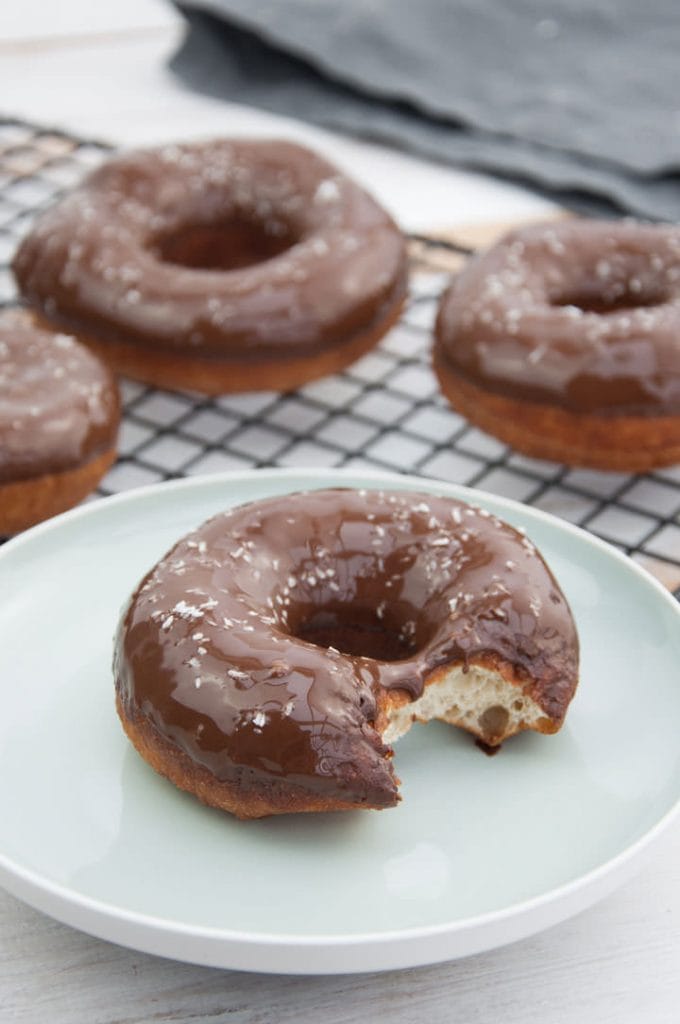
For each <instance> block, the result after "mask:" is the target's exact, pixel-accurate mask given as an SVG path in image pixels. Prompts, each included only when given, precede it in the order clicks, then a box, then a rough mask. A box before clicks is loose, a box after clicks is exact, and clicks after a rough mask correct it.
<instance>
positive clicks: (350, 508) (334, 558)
mask: <svg viewBox="0 0 680 1024" xmlns="http://www.w3.org/2000/svg"><path fill="white" fill-rule="evenodd" d="M113 665H114V678H115V689H116V704H117V710H118V714H119V716H120V719H121V722H122V725H123V728H124V730H125V732H126V733H127V735H128V737H129V739H130V740H131V741H132V744H133V745H134V746H135V747H136V748H137V750H138V751H139V753H140V754H141V756H142V757H143V758H144V759H145V760H146V761H147V762H148V763H149V764H150V765H152V767H153V768H154V769H156V771H157V772H159V773H160V774H161V775H163V776H165V777H166V778H167V779H169V780H171V782H173V783H174V784H175V785H176V786H178V787H180V788H181V789H184V790H187V791H188V792H190V793H193V794H194V795H195V796H197V797H198V798H199V799H200V800H202V801H203V802H204V803H206V804H209V805H211V806H214V807H218V808H221V809H222V810H225V811H229V812H231V813H232V814H234V815H236V816H237V817H239V818H257V817H262V816H265V815H270V814H281V813H286V812H297V811H334V810H350V809H354V808H375V809H379V808H385V807H392V806H394V805H395V804H396V803H397V801H398V799H399V793H398V779H397V778H396V776H395V774H394V770H393V766H392V747H391V744H392V743H394V741H395V740H396V739H398V738H399V737H400V736H401V735H403V734H404V733H405V732H407V730H408V729H409V727H410V726H411V724H412V723H413V721H415V720H420V721H427V720H429V719H432V718H440V719H443V720H444V721H446V722H449V723H451V724H453V725H458V726H462V728H463V729H465V730H468V731H469V732H470V733H472V734H473V735H474V736H475V737H477V738H478V739H479V740H480V741H482V742H483V743H484V744H485V745H486V747H487V748H494V747H497V746H498V745H499V744H501V743H502V742H503V741H504V740H506V739H507V738H508V737H510V736H512V735H514V734H515V733H518V732H520V731H521V730H524V729H533V730H536V731H537V732H541V733H552V732H555V731H556V730H557V729H559V727H560V726H561V724H562V722H563V720H564V716H565V713H566V711H567V707H568V704H569V702H570V700H571V698H572V696H573V693H574V690H575V687H576V683H577V675H578V637H577V632H576V628H575V625H574V621H573V618H572V615H571V612H570V609H569V606H568V604H567V601H566V599H565V597H564V595H563V594H562V592H561V590H560V588H559V586H558V584H557V583H556V581H555V579H554V577H553V575H552V573H551V572H550V570H549V568H548V567H547V565H546V563H545V562H544V561H543V559H542V557H541V555H540V554H539V553H538V551H537V549H536V548H535V546H534V545H533V544H532V543H531V541H530V540H529V539H528V538H527V537H526V536H524V535H522V534H521V533H519V532H518V531H517V530H515V529H513V528H512V527H510V526H508V525H507V524H505V523H504V522H502V521H501V520H500V519H498V518H496V517H495V516H493V515H491V514H489V513H488V512H487V511H485V510H484V509H479V508H474V507H472V506H469V505H467V504H464V503H462V502H460V501H455V500H453V499H449V498H444V497H435V496H433V495H429V494H421V493H413V492H401V491H366V490H352V489H342V488H339V489H326V490H318V491H311V492H299V493H294V494H289V495H284V496H278V497H273V498H267V499H262V500H259V501H254V502H252V503H249V504H247V505H243V506H240V507H238V508H234V509H231V510H229V511H226V512H224V513H222V514H219V515H217V516H215V517H213V518H211V519H210V520H208V522H206V523H204V524H203V525H202V526H201V527H199V528H198V529H197V530H195V531H194V532H192V533H190V534H189V535H188V536H186V537H184V538H183V539H182V540H180V541H179V542H178V543H177V544H176V545H175V546H174V547H173V548H172V550H171V551H170V552H169V553H168V554H167V555H166V556H165V557H164V558H162V559H161V561H160V562H158V563H157V564H156V566H155V567H154V568H153V569H152V570H151V571H150V572H149V573H148V574H147V575H146V576H145V578H144V579H143V580H142V582H141V584H140V585H139V587H138V588H137V589H136V591H135V592H134V593H133V595H132V597H131V599H130V600H129V602H128V604H127V606H126V608H125V609H124V611H123V613H122V616H121V619H120V622H119V626H118V629H117V632H116V638H115V644H114V660H113Z"/></svg>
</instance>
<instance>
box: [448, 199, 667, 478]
mask: <svg viewBox="0 0 680 1024" xmlns="http://www.w3.org/2000/svg"><path fill="white" fill-rule="evenodd" d="M434 366H435V370H436V372H437V375H438V377H439V381H440V384H441V388H442V391H443V392H444V394H445V395H446V396H447V398H448V399H449V400H450V402H451V404H452V405H453V406H454V407H455V408H456V409H457V410H458V411H459V412H461V413H462V414H463V415H464V416H466V418H468V419H469V420H470V422H472V423H474V424H476V425H477V426H479V427H481V428H482V429H483V430H486V431H488V432H489V433H491V434H494V435H495V436H496V437H498V438H500V439H501V440H502V441H505V442H506V443H508V444H510V445H512V446H513V447H515V448H517V449H518V450H519V451H522V452H524V453H525V454H527V455H530V456H533V457H536V458H545V459H552V460H554V461H557V462H564V463H567V464H570V465H580V466H592V467H594V468H601V469H617V470H628V471H635V470H646V469H650V468H652V467H654V466H661V465H666V464H670V463H673V462H676V461H679V460H680V228H678V227H675V226H670V225H652V224H641V223H633V222H630V221H622V222H612V221H588V220H576V219H574V220H565V221H562V222H554V223H551V224H543V225H538V226H533V227H529V228H525V229H522V230H518V231H514V232H512V233H511V234H509V235H507V236H506V237H505V238H504V239H502V241H501V242H499V243H498V244H497V245H496V246H494V247H493V248H492V249H490V250H489V251H488V252H486V253H484V254H482V255H481V256H480V257H478V258H477V259H474V260H472V261H471V263H470V264H469V265H468V266H467V267H466V268H465V269H464V270H463V272H462V273H461V274H460V275H459V276H458V277H457V278H456V279H455V280H454V281H453V282H452V284H451V286H450V287H449V289H448V290H447V292H446V293H445V295H444V296H443V298H442V301H441V305H440V309H439V315H438V318H437V324H436V330H435V347H434Z"/></svg>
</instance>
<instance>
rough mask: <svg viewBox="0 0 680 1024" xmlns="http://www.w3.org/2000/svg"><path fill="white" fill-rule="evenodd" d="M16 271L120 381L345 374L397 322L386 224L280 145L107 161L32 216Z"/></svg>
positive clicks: (392, 243)
mask: <svg viewBox="0 0 680 1024" xmlns="http://www.w3.org/2000/svg"><path fill="white" fill-rule="evenodd" d="M13 269H14V273H15V276H16V278H17V282H18V285H19V287H20V289H21V292H22V293H23V295H24V297H25V299H26V300H27V301H28V302H30V303H32V304H33V305H34V306H35V307H36V308H37V309H39V310H40V311H41V312H42V313H43V314H44V315H45V316H46V317H48V318H49V319H50V320H52V321H54V322H55V323H57V324H58V325H60V326H61V327H63V328H65V329H68V330H74V331H77V332H78V333H79V334H81V335H83V336H84V338H85V340H87V341H88V343H89V344H90V345H92V346H93V347H95V348H96V349H97V350H98V351H99V352H100V353H101V354H102V355H103V356H105V357H106V358H107V359H108V360H109V362H110V363H112V365H113V366H114V367H115V368H116V369H117V370H118V371H119V372H121V373H123V374H126V375H127V376H130V377H136V378H138V379H139V380H142V381H145V382H147V383H150V384H154V385H156V386H161V387H169V388H189V389H195V390H198V391H201V392H205V393H207V394H219V393H223V392H233V391H251V390H261V389H274V390H287V389H290V388H295V387H298V386H299V385H301V384H303V383H305V382H306V381H309V380H311V379H313V378H315V377H319V376H321V375H323V374H328V373H334V372H336V371H338V370H340V369H341V368H342V367H344V366H346V365H347V364H348V363H350V362H351V361H353V360H354V359H356V358H357V357H358V356H360V355H362V354H363V353H364V352H365V351H367V350H368V349H369V348H371V347H372V346H373V345H374V344H376V342H377V341H378V340H379V339H380V338H381V337H382V335H383V334H384V333H385V332H386V331H387V330H388V328H389V327H390V326H391V325H392V324H393V323H394V321H395V320H396V318H397V317H398V314H399V311H400V309H401V306H402V303H403V300H404V297H405V293H406V281H407V267H406V249H405V242H404V239H403V237H402V235H401V232H400V231H399V230H398V228H397V226H396V225H395V223H394V221H393V220H392V219H391V217H390V216H389V215H388V214H387V213H386V212H385V211H384V210H383V209H382V208H381V207H380V206H379V205H378V204H377V203H376V202H375V201H374V200H373V199H372V198H371V197H370V196H369V195H368V194H367V193H366V192H365V191H364V190H363V189H361V188H360V187H359V186H358V185H357V184H355V183H354V182H353V181H352V180H350V179H349V178H348V177H347V176H346V175H344V174H342V173H340V171H338V170H337V169H336V168H335V167H333V166H332V165H331V164H329V163H328V162H327V161H326V160H324V159H322V157H320V156H317V155H316V154H315V153H313V152H311V151H310V150H308V149H305V148H303V147H301V146H298V145H294V144H292V143H288V142H279V141H277V142H271V141H245V140H241V141H237V140H234V141H214V142H207V143H202V144H195V145H181V146H180V145H176V146H165V147H163V148H161V149H155V150H145V151H138V152H133V153H130V154H129V155H125V156H120V157H117V158H115V159H112V160H111V161H110V162H108V163H107V164H106V165H104V166H102V167H101V168H99V169H98V170H96V171H95V172H94V173H93V174H91V175H90V176H89V177H88V178H87V179H86V181H85V182H84V183H83V185H82V186H81V187H80V188H78V189H77V190H76V191H75V192H73V193H72V194H71V195H69V196H68V197H67V198H65V199H64V200H63V201H62V202H60V203H59V204H58V205H57V206H55V207H53V208H52V209H50V210H49V211H48V212H47V213H46V214H45V215H44V216H43V217H42V218H41V219H40V220H39V221H38V223H37V224H36V226H35V228H34V229H33V230H32V231H31V233H30V234H29V235H28V237H27V238H26V239H25V241H24V242H23V244H22V245H21V247H20V249H19V251H18V253H17V255H16V258H15V260H14V264H13Z"/></svg>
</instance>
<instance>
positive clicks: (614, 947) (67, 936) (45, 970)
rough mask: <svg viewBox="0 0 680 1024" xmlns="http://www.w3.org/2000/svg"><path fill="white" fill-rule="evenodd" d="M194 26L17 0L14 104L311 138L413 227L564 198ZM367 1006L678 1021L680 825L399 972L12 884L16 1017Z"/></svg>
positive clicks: (72, 117)
mask: <svg viewBox="0 0 680 1024" xmlns="http://www.w3.org/2000/svg"><path fill="white" fill-rule="evenodd" d="M180 32H181V26H180V22H179V21H178V19H177V17H176V16H175V14H174V12H173V11H172V9H171V8H169V7H166V6H165V5H164V4H162V3H161V2H160V0H139V2H136V0H119V2H118V3H116V4H108V5H97V4H91V3H87V2H85V0H68V2H64V3H62V4H51V5H46V4H44V2H41V0H22V3H21V4H20V5H15V4H11V3H9V2H7V3H5V5H3V6H2V7H0V96H2V106H3V111H2V112H3V113H5V114H7V115H12V116H17V117H23V118H26V119H29V120H33V121H37V122H41V123H48V124H53V125H56V126H59V127H62V128H66V129H70V130H71V131H73V132H75V133H78V134H82V135H88V136H93V137H99V138H107V139H110V140H111V141H113V142H120V143H123V144H128V143H131V144H137V143H145V144H148V143H153V142H156V141H161V140H168V139H180V138H190V137H196V136H201V135H203V136H205V135H211V134H213V135H214V134H220V133H222V134H228V133H230V132H234V133H237V132H240V133H243V132H249V133H255V134H272V133H276V134H279V135H287V136H290V137H296V138H299V139H301V140H306V141H308V142H310V143H311V144H313V145H316V146H317V147H319V148H321V149H323V150H324V151H325V152H326V153H328V155H329V156H330V157H331V159H335V160H336V161H337V162H338V163H340V164H342V165H343V166H345V167H346V168H347V169H348V170H350V171H351V173H353V174H354V175H355V176H356V177H358V178H360V179H361V180H363V181H364V182H365V183H366V184H367V186H368V187H369V188H371V189H372V190H373V191H374V192H375V193H376V194H377V195H378V196H379V197H380V198H381V199H382V201H383V202H384V203H385V204H387V205H388V206H389V207H390V208H391V209H392V210H393V211H394V213H395V214H396V215H397V217H398V218H399V220H400V222H401V223H402V224H403V225H404V226H405V227H407V228H409V229H415V230H418V229H421V230H422V229H425V230H426V229H428V228H431V227H433V226H435V227H442V226H444V225H447V226H450V225H453V224H455V223H457V222H461V223H462V222H464V223H470V222H472V221H476V220H478V221H484V220H490V221H500V220H505V219H507V220H512V219H517V218H519V217H522V216H531V215H540V214H541V213H543V212H546V211H549V210H550V209H551V207H550V205H549V204H548V203H546V202H545V201H544V200H542V199H538V198H537V197H535V196H533V195H531V194H530V193H529V192H526V191H524V190H522V189H519V188H516V187H514V186H510V185H507V184H501V183H499V182H495V181H493V180H492V179H490V178H485V177H482V176H477V175H473V174H466V173H462V172H456V171H451V170H447V169H443V168H439V167H435V166H432V165H426V164H423V163H421V162H419V161H417V160H415V159H412V158H410V157H406V156H401V155H397V154H395V153H392V152H388V151H386V150H384V149H381V148H380V147H377V146H369V145H365V144H359V143H356V142H352V141H349V140H347V139H338V138H334V137H332V136H330V135H328V134H326V133H324V132H321V131H318V130H316V129H312V128H310V127H307V126H303V125H300V124H297V123H295V122H292V121H285V120H283V119H278V118H273V117H270V116H268V115H265V114H263V113H260V112H255V111H250V110H245V109H243V108H239V107H236V106H232V105H228V104H221V103H217V102H216V101H213V100H208V99H205V98H202V97H198V96H195V95H193V94H191V93H189V92H187V91H185V90H183V88H182V87H181V85H180V84H179V83H178V82H177V81H176V80H175V79H173V77H172V76H171V75H170V73H169V72H168V71H167V70H166V69H165V60H166V58H167V56H168V54H170V53H171V52H172V50H173V48H174V46H175V45H176V43H177V40H178V39H179V37H180ZM679 671H680V670H679ZM27 756H30V752H27ZM18 770H20V766H18ZM6 784H10V782H9V781H8V780H0V785H6ZM359 1019H361V1020H364V1019H366V1020H375V1021H388V1020H389V1021H394V1022H396V1024H407V1022H408V1024H410V1022H414V1024H415V1022H421V1021H429V1022H431V1024H438V1022H442V1024H443V1022H458V1021H460V1022H461V1024H462V1022H465V1024H474V1022H487V1021H489V1022H492V1021H493V1022H494V1024H495V1022H500V1021H502V1022H503V1024H533V1022H536V1024H538V1022H540V1024H577V1022H578V1024H609V1022H611V1024H677V1022H679V1021H680V825H676V826H675V827H674V828H672V829H671V830H670V832H668V833H667V834H666V835H665V836H664V837H663V839H662V841H661V842H660V843H659V844H658V845H657V846H655V847H654V848H653V849H652V850H651V851H650V853H649V855H648V857H647V860H646V863H645V864H644V865H643V867H642V869H641V871H640V872H639V874H638V875H637V876H636V877H635V879H634V880H633V881H632V882H630V883H629V884H627V885H626V886H625V887H624V888H622V889H620V890H619V891H618V892H616V893H615V894H614V895H612V896H610V897H609V898H607V899H606V900H604V901H603V902H602V903H600V904H598V905H597V906H596V907H594V908H592V909H590V910H589V911H586V912H585V913H582V914H581V915H579V916H578V917H576V918H573V919H572V920H570V921H568V922H566V923H565V924H562V925H560V926H557V927H555V928H553V929H551V930H549V931H547V932H544V933H543V934H541V935H538V936H536V937H534V938H532V939H529V940H526V941H524V942H520V943H517V944H515V945H513V946H510V947H507V948H504V949H500V950H496V951H493V952H489V953H486V954H482V955H478V956H475V957H472V958H469V959H467V960H462V961H458V962H454V963H450V964H444V965H439V966H433V967H430V968H419V969H414V970H409V971H401V972H393V973H390V974H383V975H364V976H338V977H332V978H301V977H277V976H266V975H248V974H241V973H235V972H229V971H218V970H213V969H208V968H202V967H196V966H192V965H188V964H177V963H173V962H170V961H166V960H161V959H157V958H154V957H151V956H147V955H144V954H140V953H137V952H134V951H130V950H126V949H121V948H119V947H116V946H113V945H111V944H109V943H106V942H103V941H100V940H96V939H92V938H90V937H88V936H86V935H83V934H81V933H79V932H76V931H73V930H72V929H70V928H68V927H66V926H64V925H61V924H59V923H57V922H54V921H52V920H50V919H48V918H46V917H44V916H43V915H42V914H40V913H38V912H36V911H34V910H32V909H30V908H29V907H27V906H24V905H23V904H21V903H19V902H18V901H17V900H15V899H14V898H13V897H11V896H9V895H7V894H5V893H2V892H0V1021H2V1022H3V1024H4V1022H5V1021H7V1022H31V1024H34V1022H35V1024H37V1022H43V1021H50V1022H51V1024H114V1022H116V1024H123V1022H124V1024H133V1022H143V1021H155V1022H164V1021H173V1022H190V1021H211V1022H215V1024H218V1022H226V1021H230V1022H233V1024H246V1022H249V1024H255V1022H262V1024H265V1022H269V1021H272V1022H277V1024H286V1022H289V1021H290V1022H303V1021H304V1022H307V1021H309V1022H311V1021H324V1022H327V1024H341V1022H348V1024H349V1022H350V1021H351V1022H354V1021H357V1020H359Z"/></svg>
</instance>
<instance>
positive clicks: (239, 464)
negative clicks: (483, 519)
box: [0, 119, 680, 597]
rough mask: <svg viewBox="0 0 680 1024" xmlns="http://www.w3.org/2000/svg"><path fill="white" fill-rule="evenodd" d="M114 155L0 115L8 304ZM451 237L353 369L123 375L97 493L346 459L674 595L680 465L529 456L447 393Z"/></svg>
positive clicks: (1, 293) (432, 248)
mask: <svg viewBox="0 0 680 1024" xmlns="http://www.w3.org/2000/svg"><path fill="white" fill-rule="evenodd" d="M110 152H111V147H110V146H108V145H106V144H104V143H102V142H97V141H92V140H83V139H77V138H74V137H73V136H71V135H68V134H65V133H63V132H60V131H57V130H53V129H47V128H39V127H36V126H34V125H29V124H26V123H24V122H20V121H16V120H2V119H0V306H8V305H12V304H13V303H15V302H16V301H17V298H16V292H15V287H14V283H13V280H12V276H11V272H10V270H9V263H10V261H11V258H12V254H13V252H14V250H15V248H16V245H17V243H18V241H19V239H20V238H21V237H22V236H23V235H24V234H25V232H26V231H27V230H28V229H29V227H30V225H31V223H32V221H33V220H34V218H35V216H36V215H37V214H38V213H40V211H41V210H43V209H44V208H45V207H47V206H48V205H49V204H50V203H52V202H53V201H54V200H55V199H57V198H58V197H59V196H61V195H62V194H63V193H64V192H65V191H66V190H67V189H68V188H70V187H72V186H73V185H74V184H76V183H77V182H78V181H79V180H80V178H81V177H82V176H83V174H84V173H85V172H87V171H88V170H89V169H91V168H92V167H94V166H96V165H97V164H98V163H99V162H100V161H101V160H102V159H104V158H105V157H106V156H107V155H108V154H109V153H110ZM469 251H470V250H469V249H467V248H466V246H465V245H464V244H461V242H460V240H457V239H456V236H455V234H454V235H453V236H448V235H447V236H444V237H442V238H430V237H423V236H413V237H412V238H411V255H412V263H413V271H414V272H413V274H412V285H411V294H410V298H409V302H408V304H407V308H406V310H405V312H404V314H403V317H402V319H401V321H400V323H399V324H398V325H397V326H396V327H395V328H394V329H393V330H392V331H391V332H390V333H389V335H388V336H387V337H386V338H385V339H384V340H383V341H382V343H381V344H380V345H378V347H377V348H375V349H374V350H373V351H372V352H371V353H370V354H368V355H366V356H364V357H363V358H362V359H360V360H359V361H357V362H356V363H354V364H353V365H352V366H350V367H349V368H348V369H347V370H346V371H345V372H343V373H341V374H339V375H336V376H333V377H326V378H323V379H321V380H318V381H316V382H314V383H312V384H309V385H307V386H305V387H303V388H302V389H300V390H299V391H296V392H290V393H285V394H280V393H275V392H253V393H251V394H245V395H228V396H224V397H219V398H215V399H209V398H205V397H203V396H196V395H194V394H191V393H184V392H182V393H177V392H172V393H171V392H166V391H160V390H156V389H153V388H148V387H144V386H142V385H140V384H137V383H135V382H132V381H123V382H122V385H121V386H122V394H123V402H124V418H123V423H122V428H121V434H120V443H119V452H120V457H119V459H118V461H117V463H116V464H115V465H114V467H113V468H112V469H111V470H110V472H109V473H108V475H107V476H106V477H105V479H104V480H103V481H102V484H101V486H100V488H99V491H98V493H99V494H102V495H105V494H112V493H115V492H117V491H122V490H126V489H128V488H132V487H136V486H139V485H141V484H147V483H153V482H156V481H161V480H167V479H171V478H173V477H179V476H188V475H194V474H205V473H213V472H218V471H221V470H230V469H247V468H252V467H261V466H288V467H300V466H314V467H317V466H318V467H339V466H346V467H352V468H357V469H369V470H370V469H380V470H392V471H397V472H408V473H414V474H422V475H423V476H426V477H433V478H436V479H439V480H445V481H450V482H454V483H460V484H467V485H470V486H474V487H478V488H480V489H482V490H485V491H489V492H491V493H494V494H499V495H502V496H505V497H510V498H514V499H517V500H519V501H522V502H525V503H527V504H530V505H534V506H536V507H537V508H541V509H544V510H547V511H549V512H552V513H554V514H556V515H558V516H561V517H563V518H564V519H567V520H569V521H570V522H572V523H576V524H578V525H579V526H582V527H585V528H586V529H587V530H590V531H592V532H593V533H595V534H597V535H598V536H600V537H603V538H604V539H605V540H607V541H609V542H610V543H612V544H614V545H616V546H618V547H619V548H621V549H622V550H624V551H626V552H627V553H628V554H629V555H631V556H632V557H633V558H634V559H635V560H636V561H638V562H640V563H641V564H643V565H644V566H645V567H646V568H648V569H649V570H650V571H651V572H653V573H654V575H656V576H657V577H658V578H659V579H660V580H661V581H662V582H663V583H664V584H665V585H666V586H667V587H668V588H669V589H671V590H673V591H674V592H675V594H676V596H678V597H680V466H674V467H670V468H668V469H663V470H659V471H657V472H654V473H651V474H647V475H631V474H622V473H604V472H595V471H591V470H581V469H570V468H567V467H564V466H561V465H557V464H553V463H548V462H541V461H537V460H534V459H527V458H525V457H524V456H522V455H520V454H518V453H516V452H513V451H512V450H510V449H508V448H507V447H506V446H505V445H503V444H501V443H499V442H498V441H497V440H495V439H494V438H492V437H490V436H488V435H486V434H484V433H482V432H481V431H479V430H477V429H476V428H474V427H471V426H469V425H468V424H467V423H466V421H465V420H464V419H463V418H462V417H460V416H458V415H457V414H456V413H455V412H453V411H452V410H451V409H450V408H449V406H448V405H447V403H446V401H445V400H444V398H443V397H442V396H441V395H440V393H439V390H438V387H437V382H436V379H435V377H434V375H433V373H432V371H431V369H430V363H429V343H430V334H431V327H432V324H433V320H434V316H435V312H436V306H437V300H438V297H439V295H440V293H441V290H442V288H443V286H444V284H445V282H446V280H447V277H448V274H449V272H450V257H451V255H452V254H465V253H469Z"/></svg>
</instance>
